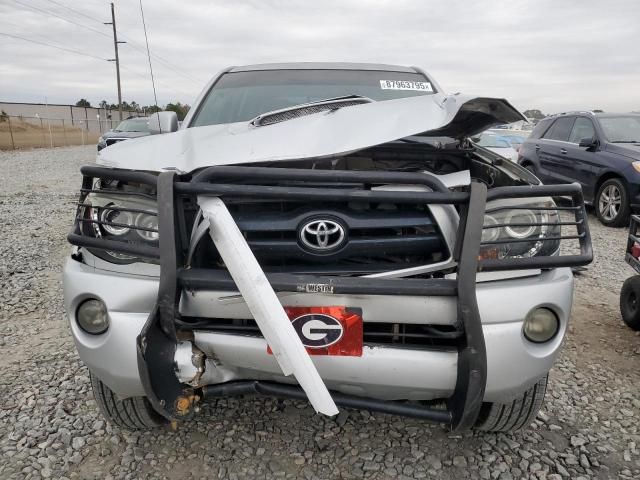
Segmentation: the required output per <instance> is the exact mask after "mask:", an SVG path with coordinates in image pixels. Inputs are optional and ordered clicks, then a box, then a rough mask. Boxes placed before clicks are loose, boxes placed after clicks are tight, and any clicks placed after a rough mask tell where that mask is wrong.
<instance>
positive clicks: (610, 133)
mask: <svg viewBox="0 0 640 480" xmlns="http://www.w3.org/2000/svg"><path fill="white" fill-rule="evenodd" d="M518 163H519V164H520V165H522V166H523V167H525V168H526V169H527V170H529V171H531V172H533V173H534V174H535V175H536V176H537V177H538V178H539V179H540V180H542V182H543V183H547V184H552V183H570V182H578V183H580V184H581V185H582V191H583V193H584V198H585V202H586V203H590V204H592V205H593V206H594V208H595V211H596V214H597V215H598V219H600V221H601V222H602V223H603V224H604V225H607V226H610V227H621V226H624V225H627V224H628V222H629V213H630V212H631V210H632V209H634V210H635V209H638V208H639V207H640V114H632V113H621V114H613V113H591V112H570V113H561V114H558V115H554V116H551V117H547V118H545V119H543V120H541V121H540V123H538V125H537V126H536V128H535V129H534V130H533V132H532V133H531V136H530V137H529V138H528V139H527V140H526V141H525V142H524V143H523V144H522V146H521V147H520V150H519V152H518Z"/></svg>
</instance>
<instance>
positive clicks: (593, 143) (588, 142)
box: [578, 137, 598, 148]
mask: <svg viewBox="0 0 640 480" xmlns="http://www.w3.org/2000/svg"><path fill="white" fill-rule="evenodd" d="M578 146H579V147H586V148H592V147H597V146H598V140H597V139H596V138H595V137H589V138H583V139H582V140H580V143H578Z"/></svg>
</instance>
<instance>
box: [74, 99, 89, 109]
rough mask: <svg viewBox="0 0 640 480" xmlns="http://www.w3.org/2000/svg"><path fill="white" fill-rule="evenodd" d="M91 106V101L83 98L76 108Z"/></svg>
mask: <svg viewBox="0 0 640 480" xmlns="http://www.w3.org/2000/svg"><path fill="white" fill-rule="evenodd" d="M90 106H91V102H89V100H87V99H86V98H81V99H80V100H78V101H77V102H76V107H90Z"/></svg>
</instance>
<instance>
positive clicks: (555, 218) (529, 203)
mask: <svg viewBox="0 0 640 480" xmlns="http://www.w3.org/2000/svg"><path fill="white" fill-rule="evenodd" d="M556 208H557V207H556V204H555V202H554V201H553V200H552V199H550V198H547V199H539V198H537V199H522V200H515V199H505V200H499V201H495V202H489V203H487V209H486V213H485V217H484V225H483V230H482V242H481V247H480V258H481V259H503V258H526V257H535V256H549V255H558V253H559V249H560V239H559V237H560V235H561V233H560V229H561V225H560V217H559V215H558V210H557V209H556Z"/></svg>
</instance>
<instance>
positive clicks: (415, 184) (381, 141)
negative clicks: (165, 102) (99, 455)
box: [64, 63, 592, 431]
mask: <svg viewBox="0 0 640 480" xmlns="http://www.w3.org/2000/svg"><path fill="white" fill-rule="evenodd" d="M521 119H523V117H522V115H521V114H520V113H519V112H518V111H517V110H516V109H515V108H513V107H512V106H511V105H510V104H509V103H508V102H507V101H506V100H503V99H495V98H485V97H472V96H464V95H459V94H455V95H449V94H446V93H445V92H444V91H443V90H442V88H441V87H440V86H439V85H438V84H437V83H436V82H435V80H434V79H433V78H432V77H430V76H429V75H427V74H426V73H425V72H423V71H422V70H420V69H418V68H414V67H411V68H408V67H399V66H391V65H372V64H341V63H331V64H326V63H298V64H270V65H253V66H245V67H231V68H228V69H225V70H224V71H222V72H220V73H219V74H218V75H216V76H215V77H214V78H213V79H212V80H211V82H210V83H209V84H208V85H207V86H206V88H205V89H204V90H203V92H202V94H201V95H200V97H199V98H198V99H197V101H196V103H195V105H194V107H193V108H192V110H191V111H190V113H189V115H188V117H187V118H186V119H185V121H184V122H183V124H182V126H181V128H178V124H177V119H176V117H175V114H173V113H172V112H161V113H158V114H155V115H153V116H152V117H151V118H150V120H149V125H150V128H151V130H152V133H155V134H160V133H161V135H151V136H148V137H144V138H140V139H134V140H130V141H127V142H122V143H120V144H116V145H113V146H112V147H110V148H108V149H105V150H103V151H102V152H101V154H100V156H99V158H98V165H90V166H85V167H83V168H82V175H83V183H82V189H81V193H80V199H79V203H78V207H77V214H76V217H75V223H74V227H73V230H72V232H71V233H70V234H69V237H68V239H69V242H70V243H72V244H73V245H75V247H74V251H73V253H72V255H71V256H70V258H69V259H68V261H67V263H66V266H65V269H64V290H65V307H66V311H67V314H68V316H69V321H70V324H71V330H72V332H73V336H74V339H75V343H76V346H77V349H78V353H79V355H80V358H81V359H82V360H83V361H84V363H85V364H86V365H87V366H88V367H89V370H90V371H91V378H92V386H93V391H94V395H95V398H96V401H97V404H98V406H99V408H100V409H101V411H102V413H103V414H104V415H105V416H106V417H107V418H108V419H110V420H111V421H112V422H113V423H115V424H116V425H119V426H122V427H126V428H132V429H134V428H150V427H155V426H158V425H162V424H165V423H168V422H178V421H180V420H184V419H188V418H190V417H191V416H193V415H194V414H195V412H197V411H198V410H199V405H200V402H202V401H206V400H207V399H208V398H216V397H221V396H230V395H246V394H261V395H271V396H277V397H284V398H297V399H308V401H309V402H310V404H311V405H312V406H313V408H314V409H315V410H316V412H319V413H322V414H325V415H335V414H337V413H338V407H340V408H361V409H369V410H371V411H377V412H385V413H390V414H397V415H407V416H412V417H417V418H421V419H424V420H428V421H433V422H439V423H443V424H446V425H448V426H450V427H451V428H452V429H456V430H461V429H467V428H472V427H475V428H478V429H480V430H491V431H507V430H514V429H518V428H521V427H523V426H527V425H528V423H529V422H530V421H531V420H532V419H533V418H534V417H535V415H536V413H537V411H538V409H539V408H540V406H541V404H542V402H543V398H544V395H545V389H546V384H547V376H548V372H549V370H550V368H551V367H552V365H553V362H554V359H555V358H556V356H557V355H558V353H559V351H560V349H561V346H562V342H563V338H564V336H565V333H566V331H567V323H568V321H569V317H570V312H571V302H572V293H573V276H572V272H571V269H570V267H572V266H578V265H585V264H588V263H589V262H590V261H591V260H592V251H591V242H590V237H589V231H588V225H587V219H586V214H585V210H584V204H583V200H582V194H581V190H580V187H579V186H578V185H576V184H572V185H552V186H544V185H541V184H540V182H539V181H538V180H537V178H536V177H535V176H533V175H532V174H531V173H530V172H528V171H527V170H525V169H523V168H522V167H520V166H518V165H516V164H513V163H512V162H509V161H505V160H504V159H502V158H501V157H500V156H498V155H496V154H494V153H492V152H490V151H488V150H486V149H483V148H482V147H479V146H476V145H474V144H472V143H471V142H470V141H469V137H470V136H471V135H476V134H478V133H479V132H482V131H483V130H485V129H487V128H489V127H491V126H494V125H498V124H504V123H510V122H514V121H518V120H521ZM558 197H562V198H563V202H562V203H561V204H558V205H557V204H556V203H555V202H554V198H558ZM564 245H566V248H565V246H564Z"/></svg>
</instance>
